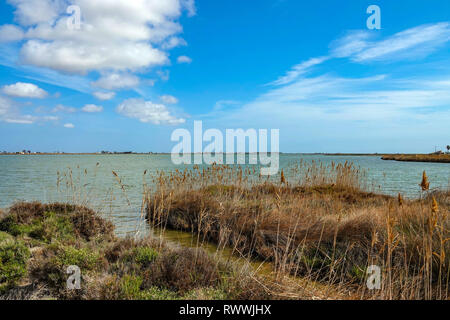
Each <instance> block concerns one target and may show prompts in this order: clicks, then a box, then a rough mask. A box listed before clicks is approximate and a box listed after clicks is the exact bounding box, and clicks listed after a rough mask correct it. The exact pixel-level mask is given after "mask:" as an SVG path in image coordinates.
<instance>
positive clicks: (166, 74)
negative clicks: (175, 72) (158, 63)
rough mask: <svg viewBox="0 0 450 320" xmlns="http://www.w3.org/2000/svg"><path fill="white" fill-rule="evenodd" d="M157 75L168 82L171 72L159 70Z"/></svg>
mask: <svg viewBox="0 0 450 320" xmlns="http://www.w3.org/2000/svg"><path fill="white" fill-rule="evenodd" d="M156 74H157V75H158V76H159V77H160V78H161V80H162V81H167V80H169V78H170V71H169V70H165V71H163V70H158V71H156Z"/></svg>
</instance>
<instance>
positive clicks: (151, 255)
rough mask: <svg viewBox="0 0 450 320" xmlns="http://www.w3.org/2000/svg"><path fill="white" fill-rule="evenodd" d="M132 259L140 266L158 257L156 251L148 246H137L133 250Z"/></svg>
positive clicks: (148, 263) (146, 264)
mask: <svg viewBox="0 0 450 320" xmlns="http://www.w3.org/2000/svg"><path fill="white" fill-rule="evenodd" d="M133 256H134V260H135V261H136V262H137V263H139V264H140V265H141V266H148V265H150V264H151V263H152V262H153V261H155V260H156V258H157V257H158V252H157V251H156V250H155V249H153V248H150V247H137V248H135V249H134V250H133Z"/></svg>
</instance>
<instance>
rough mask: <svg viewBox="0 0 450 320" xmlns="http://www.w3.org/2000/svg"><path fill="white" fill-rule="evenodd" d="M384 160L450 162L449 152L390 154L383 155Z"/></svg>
mask: <svg viewBox="0 0 450 320" xmlns="http://www.w3.org/2000/svg"><path fill="white" fill-rule="evenodd" d="M381 159H383V160H395V161H412V162H440V163H450V154H449V153H440V154H390V155H384V156H382V157H381Z"/></svg>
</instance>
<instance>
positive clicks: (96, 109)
mask: <svg viewBox="0 0 450 320" xmlns="http://www.w3.org/2000/svg"><path fill="white" fill-rule="evenodd" d="M81 111H83V112H88V113H96V112H102V111H103V107H102V106H97V105H95V104H87V105H85V106H84V107H83V108H81Z"/></svg>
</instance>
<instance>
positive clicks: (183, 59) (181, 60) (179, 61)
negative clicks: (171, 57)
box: [177, 56, 192, 63]
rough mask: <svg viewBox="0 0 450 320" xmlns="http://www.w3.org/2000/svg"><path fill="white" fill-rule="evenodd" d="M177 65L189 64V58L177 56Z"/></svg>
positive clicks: (190, 60)
mask: <svg viewBox="0 0 450 320" xmlns="http://www.w3.org/2000/svg"><path fill="white" fill-rule="evenodd" d="M177 62H178V63H191V62H192V59H191V58H189V57H188V56H179V57H178V59H177Z"/></svg>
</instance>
